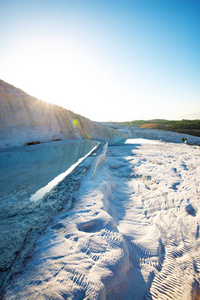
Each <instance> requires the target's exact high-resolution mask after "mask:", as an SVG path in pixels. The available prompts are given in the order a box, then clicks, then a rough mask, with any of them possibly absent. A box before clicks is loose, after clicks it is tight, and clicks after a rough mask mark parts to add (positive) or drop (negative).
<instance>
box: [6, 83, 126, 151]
mask: <svg viewBox="0 0 200 300" xmlns="http://www.w3.org/2000/svg"><path fill="white" fill-rule="evenodd" d="M125 138H126V135H125V134H123V133H120V132H118V131H115V130H114V129H111V128H110V127H108V126H106V125H103V124H100V123H98V122H93V121H91V120H89V119H87V118H84V117H83V116H80V115H77V114H75V113H73V112H71V111H69V110H67V109H64V108H62V107H60V106H57V105H53V104H50V103H46V102H44V101H42V100H38V99H37V98H34V97H31V96H30V95H28V94H26V93H25V92H23V91H22V90H20V89H17V88H15V87H14V86H12V85H10V84H8V83H6V82H4V81H2V80H0V149H3V148H9V147H14V146H23V145H25V144H28V143H36V142H41V143H42V142H50V141H54V140H72V139H104V140H107V141H108V142H109V144H117V143H120V142H124V141H125Z"/></svg>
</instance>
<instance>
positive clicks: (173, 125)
mask: <svg viewBox="0 0 200 300" xmlns="http://www.w3.org/2000/svg"><path fill="white" fill-rule="evenodd" d="M115 123H116V122H115ZM117 124H122V125H123V124H124V125H131V126H138V127H140V128H149V129H160V130H168V131H175V132H179V133H186V134H190V135H195V136H200V119H197V120H186V119H183V120H180V121H177V120H165V119H153V120H135V121H127V122H120V123H117Z"/></svg>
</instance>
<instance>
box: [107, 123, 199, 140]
mask: <svg viewBox="0 0 200 300" xmlns="http://www.w3.org/2000/svg"><path fill="white" fill-rule="evenodd" d="M102 124H104V125H107V126H109V127H111V128H113V129H117V130H120V131H121V132H124V133H126V132H127V131H129V132H130V135H131V138H144V139H151V140H160V141H163V142H170V143H182V142H183V141H182V139H187V143H189V144H197V145H200V137H198V136H193V135H190V134H185V133H178V132H173V131H164V130H159V129H148V128H140V127H136V126H129V125H118V124H117V123H111V122H110V123H108V122H103V123H102ZM127 134H128V133H127Z"/></svg>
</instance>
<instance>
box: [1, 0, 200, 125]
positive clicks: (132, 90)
mask: <svg viewBox="0 0 200 300" xmlns="http://www.w3.org/2000/svg"><path fill="white" fill-rule="evenodd" d="M0 79H3V80H4V81H6V82H8V83H10V84H13V85H14V86H16V87H19V88H21V89H22V90H24V91H25V92H27V93H29V94H31V95H32V96H35V97H37V98H39V99H42V100H45V101H47V102H52V103H55V104H58V105H61V106H63V107H65V108H67V109H70V110H72V111H74V112H76V113H79V114H82V115H84V116H86V117H88V118H90V119H92V120H97V121H109V120H113V121H125V120H135V119H151V118H166V119H180V118H184V117H191V118H192V117H193V118H195V117H198V118H200V1H199V0H120V1H119V0H98V1H97V0H63V1H61V0H55V1H53V0H34V1H33V0H5V1H3V0H0Z"/></svg>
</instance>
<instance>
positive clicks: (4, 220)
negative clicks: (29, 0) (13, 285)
mask: <svg viewBox="0 0 200 300" xmlns="http://www.w3.org/2000/svg"><path fill="white" fill-rule="evenodd" d="M96 145H97V142H95V141H65V142H55V143H46V144H41V145H34V146H28V147H23V148H16V149H9V150H6V151H2V152H0V232H1V235H0V271H1V277H0V283H1V281H2V279H3V276H4V275H5V272H6V270H7V268H8V266H9V264H10V262H11V261H12V259H13V258H14V255H15V251H17V250H18V249H19V248H20V246H21V244H22V243H23V241H24V239H25V237H26V235H27V232H28V231H29V230H30V229H31V228H34V226H38V224H39V223H40V222H42V220H43V218H44V216H46V215H48V211H50V210H51V209H52V208H53V207H55V205H56V203H55V199H53V200H52V203H48V204H46V203H43V202H44V201H43V199H41V198H42V196H43V195H44V194H45V193H46V192H48V191H49V190H50V189H51V188H52V187H53V186H54V185H55V184H57V183H58V182H59V181H60V180H62V179H63V178H64V177H65V176H66V175H67V174H68V173H69V172H70V171H71V170H72V169H73V168H74V167H75V165H74V164H76V163H77V161H78V160H80V159H81V158H83V157H84V156H85V155H87V154H88V152H90V151H91V149H93V148H94V147H95V146H96ZM47 187H48V189H47ZM41 190H43V193H42V194H41ZM37 192H39V193H37ZM38 194H39V197H38ZM31 197H32V198H31ZM31 200H37V201H31Z"/></svg>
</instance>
